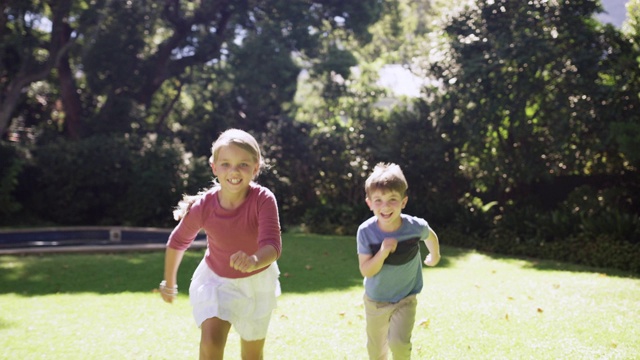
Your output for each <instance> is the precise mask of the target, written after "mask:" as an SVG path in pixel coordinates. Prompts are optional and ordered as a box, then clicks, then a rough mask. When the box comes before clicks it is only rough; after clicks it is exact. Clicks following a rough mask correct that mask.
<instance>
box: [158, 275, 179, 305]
mask: <svg viewBox="0 0 640 360" xmlns="http://www.w3.org/2000/svg"><path fill="white" fill-rule="evenodd" d="M159 290H160V296H162V300H164V301H165V302H168V303H172V302H173V300H174V299H175V298H176V296H178V285H175V286H173V287H167V282H166V281H164V280H162V282H161V283H160V287H159Z"/></svg>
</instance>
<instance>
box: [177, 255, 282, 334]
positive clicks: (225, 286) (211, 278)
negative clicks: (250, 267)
mask: <svg viewBox="0 0 640 360" xmlns="http://www.w3.org/2000/svg"><path fill="white" fill-rule="evenodd" d="M279 275H280V270H279V269H278V264H277V263H275V262H274V263H272V264H271V265H269V267H268V268H267V269H265V270H264V271H262V272H259V273H257V274H255V275H252V276H249V277H246V278H239V279H229V278H225V277H221V276H218V275H217V274H216V273H214V272H213V271H212V270H211V269H210V268H209V266H207V263H206V261H204V259H203V260H202V261H201V262H200V265H198V268H197V269H196V271H195V272H194V273H193V277H192V279H191V285H190V286H189V301H190V302H191V306H192V307H193V317H194V319H195V321H196V324H197V325H198V327H200V326H201V325H202V323H203V322H204V321H205V320H206V319H209V318H213V317H217V318H219V319H221V320H224V321H228V322H230V323H231V325H233V327H234V328H235V330H236V331H237V332H238V334H239V335H240V337H241V338H242V339H243V340H247V341H254V340H261V339H264V338H265V337H266V336H267V328H268V327H269V320H271V313H272V311H273V310H274V309H275V308H276V297H277V296H279V295H280V281H279V280H278V277H279Z"/></svg>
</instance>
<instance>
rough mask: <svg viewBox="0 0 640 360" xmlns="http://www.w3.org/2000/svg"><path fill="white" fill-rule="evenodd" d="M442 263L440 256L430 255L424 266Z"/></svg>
mask: <svg viewBox="0 0 640 360" xmlns="http://www.w3.org/2000/svg"><path fill="white" fill-rule="evenodd" d="M439 261H440V254H429V255H427V258H426V259H425V260H424V264H425V265H427V266H436V265H437V264H438V262H439Z"/></svg>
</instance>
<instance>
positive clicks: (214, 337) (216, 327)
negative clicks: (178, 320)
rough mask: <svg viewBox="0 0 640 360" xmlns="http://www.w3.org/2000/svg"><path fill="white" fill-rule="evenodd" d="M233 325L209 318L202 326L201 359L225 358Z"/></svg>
mask: <svg viewBox="0 0 640 360" xmlns="http://www.w3.org/2000/svg"><path fill="white" fill-rule="evenodd" d="M230 329H231V323H229V322H228V321H224V320H221V319H219V318H217V317H213V318H209V319H207V320H205V321H203V322H202V325H200V359H220V360H222V359H223V358H224V347H225V345H226V344H227V336H228V335H229V330H230Z"/></svg>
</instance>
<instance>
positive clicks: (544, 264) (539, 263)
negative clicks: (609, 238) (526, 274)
mask: <svg viewBox="0 0 640 360" xmlns="http://www.w3.org/2000/svg"><path fill="white" fill-rule="evenodd" d="M460 250H461V251H463V252H464V253H478V254H482V255H484V256H487V257H490V258H491V259H494V260H499V261H506V262H513V261H519V262H522V267H523V268H527V269H533V270H539V271H566V272H573V273H593V274H602V275H607V276H610V277H620V278H628V279H639V278H640V274H636V273H633V272H630V271H624V270H619V269H610V268H599V267H593V266H586V265H578V264H572V263H567V262H561V261H557V260H547V259H538V258H532V257H526V256H516V255H505V254H497V253H489V252H482V251H477V250H471V249H469V250H465V249H460Z"/></svg>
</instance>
